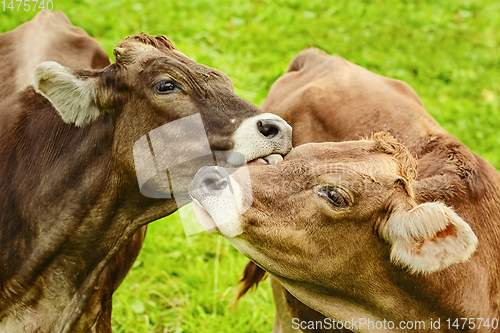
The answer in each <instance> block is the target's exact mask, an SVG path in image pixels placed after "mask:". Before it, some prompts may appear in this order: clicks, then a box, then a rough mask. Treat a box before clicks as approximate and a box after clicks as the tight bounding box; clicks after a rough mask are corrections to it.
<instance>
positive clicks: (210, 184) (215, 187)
mask: <svg viewBox="0 0 500 333" xmlns="http://www.w3.org/2000/svg"><path fill="white" fill-rule="evenodd" d="M203 186H204V187H205V188H206V189H207V190H208V191H209V192H217V191H221V190H223V189H225V188H226V187H227V181H225V180H224V179H222V180H218V181H216V180H213V179H210V178H207V179H205V180H204V181H203Z"/></svg>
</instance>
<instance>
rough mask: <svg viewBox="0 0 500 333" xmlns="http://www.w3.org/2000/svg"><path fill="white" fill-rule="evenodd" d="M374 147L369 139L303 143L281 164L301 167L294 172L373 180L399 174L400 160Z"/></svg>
mask: <svg viewBox="0 0 500 333" xmlns="http://www.w3.org/2000/svg"><path fill="white" fill-rule="evenodd" d="M374 147H375V143H374V142H372V141H368V140H366V141H365V140H361V141H351V142H338V143H332V142H330V143H310V144H305V145H301V146H299V147H297V148H294V150H292V152H291V153H289V154H288V155H287V156H286V157H285V161H284V162H283V164H282V168H283V169H284V170H285V169H286V171H289V170H291V169H294V170H301V172H298V171H295V172H293V173H302V174H304V175H306V176H313V177H315V176H320V175H324V174H336V175H340V176H342V175H346V176H347V175H358V176H361V177H368V178H370V179H372V180H381V179H386V178H387V177H389V178H394V177H399V176H400V170H399V169H400V163H398V161H397V160H396V159H395V158H394V157H393V156H392V155H391V154H387V153H383V152H380V151H375V150H373V148H374ZM285 173H287V172H285Z"/></svg>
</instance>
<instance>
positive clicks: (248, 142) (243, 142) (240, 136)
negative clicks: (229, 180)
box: [228, 113, 292, 166]
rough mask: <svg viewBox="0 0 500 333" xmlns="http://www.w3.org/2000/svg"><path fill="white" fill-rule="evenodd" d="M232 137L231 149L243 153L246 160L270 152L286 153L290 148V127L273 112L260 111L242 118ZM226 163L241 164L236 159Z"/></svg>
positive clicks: (251, 159)
mask: <svg viewBox="0 0 500 333" xmlns="http://www.w3.org/2000/svg"><path fill="white" fill-rule="evenodd" d="M232 139H233V143H234V146H233V149H232V151H235V152H239V153H240V154H241V155H243V156H244V157H245V161H246V162H249V161H253V160H255V159H257V158H259V157H264V156H268V155H272V154H279V155H286V154H287V153H288V152H289V151H290V149H292V127H291V126H290V125H288V124H287V122H286V121H284V120H283V119H282V118H280V117H278V116H277V115H275V114H271V113H261V114H258V115H256V116H253V117H251V118H247V119H245V120H243V122H242V123H241V124H240V126H239V127H238V128H237V129H236V131H235V132H234V134H233V136H232ZM228 163H229V164H232V165H233V166H240V165H241V163H239V164H238V160H237V159H234V161H233V160H232V159H229V160H228Z"/></svg>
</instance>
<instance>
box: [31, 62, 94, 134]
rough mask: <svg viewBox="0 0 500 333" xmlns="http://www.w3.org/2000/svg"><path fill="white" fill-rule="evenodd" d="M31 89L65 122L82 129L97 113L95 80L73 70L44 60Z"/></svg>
mask: <svg viewBox="0 0 500 333" xmlns="http://www.w3.org/2000/svg"><path fill="white" fill-rule="evenodd" d="M90 73H91V72H89V74H90ZM34 86H35V90H36V91H37V92H38V93H40V94H42V95H43V96H45V97H46V98H47V99H48V100H49V101H50V102H51V103H52V105H53V106H54V108H55V109H56V110H57V112H58V113H59V115H60V116H61V118H62V119H63V120H64V122H66V123H69V124H75V125H76V126H85V125H87V124H89V123H90V122H91V121H93V120H95V119H96V118H97V117H98V116H99V114H100V112H99V109H98V108H97V105H96V96H95V94H96V79H95V77H91V76H89V75H84V74H83V73H81V74H80V75H77V74H76V73H75V71H74V70H72V69H69V68H66V67H64V66H61V65H60V64H58V63H56V62H53V61H47V62H43V63H41V64H40V65H38V66H37V67H36V69H35V82H34Z"/></svg>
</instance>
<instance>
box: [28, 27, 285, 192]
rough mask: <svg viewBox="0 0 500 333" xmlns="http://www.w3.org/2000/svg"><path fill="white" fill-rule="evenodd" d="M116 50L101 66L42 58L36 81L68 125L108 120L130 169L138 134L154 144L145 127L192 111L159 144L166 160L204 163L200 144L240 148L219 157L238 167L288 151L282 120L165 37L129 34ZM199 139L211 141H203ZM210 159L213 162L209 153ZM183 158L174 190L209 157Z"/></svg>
mask: <svg viewBox="0 0 500 333" xmlns="http://www.w3.org/2000/svg"><path fill="white" fill-rule="evenodd" d="M114 55H115V57H116V63H115V64H112V65H110V66H108V67H106V68H104V69H103V70H81V69H71V68H67V67H64V66H61V65H59V64H58V63H55V62H45V63H42V64H40V65H39V66H38V67H37V69H36V72H35V83H34V86H35V89H36V91H37V92H39V93H40V94H42V95H43V96H45V97H46V98H47V99H48V100H49V101H50V102H51V103H52V105H53V106H54V108H55V109H56V110H57V112H58V113H59V115H60V116H61V118H62V120H63V121H64V122H66V123H69V124H73V125H75V126H80V127H88V126H92V124H93V122H95V121H96V120H97V119H99V118H101V119H103V118H107V119H109V120H111V121H112V122H113V123H114V127H115V129H114V131H115V134H114V137H115V138H116V140H115V141H116V142H115V143H114V146H113V149H114V155H115V157H117V158H118V159H119V160H120V161H121V162H120V163H121V164H122V165H124V167H125V169H126V170H127V171H131V170H134V169H135V167H136V166H137V161H136V165H134V152H133V148H134V144H135V143H136V142H137V141H138V140H139V139H140V138H143V141H144V142H145V143H146V144H145V146H146V147H148V143H149V147H150V146H151V145H153V148H154V145H155V142H148V141H150V140H149V139H150V138H149V137H148V138H147V139H148V140H146V136H147V135H148V133H149V132H150V131H152V130H154V129H156V128H158V127H160V126H162V125H165V124H168V123H174V121H176V120H181V119H184V118H186V117H189V116H193V115H198V116H199V118H198V119H199V120H200V122H199V123H197V124H196V123H195V125H196V126H189V124H190V123H189V122H187V123H186V122H184V125H183V126H181V127H179V126H171V128H170V132H169V135H168V136H167V137H166V138H164V141H163V142H162V143H161V144H162V145H164V146H169V147H170V149H169V151H171V152H172V153H171V154H164V156H162V158H163V159H168V160H170V162H172V160H174V161H175V160H176V159H178V158H179V156H181V157H182V156H198V157H199V156H205V160H206V159H207V157H206V155H207V149H205V148H206V147H208V146H209V149H208V153H209V154H210V150H211V151H230V150H231V151H235V152H238V153H240V154H239V158H238V157H235V156H234V155H227V156H225V157H224V158H225V162H227V163H230V164H233V165H241V164H243V163H244V162H246V161H249V160H253V159H256V158H259V157H263V156H267V155H270V154H286V153H287V152H288V151H289V150H290V149H291V127H290V126H289V125H288V124H286V122H284V121H283V120H282V119H281V118H279V117H277V116H275V115H271V114H262V113H261V111H260V110H259V109H258V108H257V107H255V106H254V105H252V104H251V103H249V102H247V101H246V100H244V99H242V98H240V97H238V96H237V95H236V94H234V91H233V85H232V83H231V80H230V79H229V77H228V76H227V75H225V74H224V73H222V72H220V71H218V70H216V69H213V68H210V67H207V66H204V65H201V64H198V63H196V62H194V61H192V60H190V59H189V58H188V57H186V56H185V55H184V54H182V53H181V52H179V51H178V50H177V49H176V48H175V47H174V46H173V44H172V43H171V42H170V41H169V40H168V39H167V38H166V37H164V36H150V35H147V34H139V35H136V36H131V37H128V38H126V39H125V40H123V41H122V42H120V43H119V45H118V47H116V48H115V50H114ZM200 132H202V133H200ZM205 132H206V134H205ZM200 138H201V139H203V138H204V139H205V141H208V142H206V144H205V142H200V141H201V139H200ZM156 144H157V145H158V143H156ZM174 152H175V154H174ZM148 153H149V150H148ZM152 153H153V154H154V153H155V152H152ZM156 153H157V155H158V151H156ZM139 155H140V154H139ZM208 159H209V160H210V159H212V161H213V156H210V157H209V158H208ZM221 159H222V158H221ZM180 162H183V163H187V164H186V165H184V167H182V168H178V170H180V174H177V175H172V176H174V177H175V178H182V177H183V176H186V177H185V178H186V180H185V181H184V182H180V183H179V184H177V186H176V190H177V191H180V192H185V191H186V190H187V185H188V184H189V181H190V176H189V175H192V174H194V172H195V171H196V170H197V169H198V168H199V167H200V166H201V165H204V163H205V162H206V161H203V162H200V163H198V164H196V163H188V162H189V161H185V160H182V161H180ZM180 162H179V163H180ZM209 165H210V164H209ZM212 165H213V164H212ZM131 172H132V171H131ZM157 181H159V182H163V183H165V181H166V183H167V188H168V179H159V180H157ZM156 185H157V187H158V186H161V184H160V185H158V184H156ZM165 191H167V190H165ZM167 192H169V193H170V191H167Z"/></svg>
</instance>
